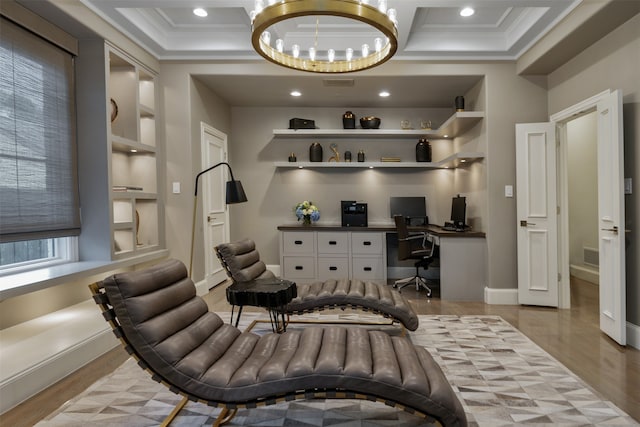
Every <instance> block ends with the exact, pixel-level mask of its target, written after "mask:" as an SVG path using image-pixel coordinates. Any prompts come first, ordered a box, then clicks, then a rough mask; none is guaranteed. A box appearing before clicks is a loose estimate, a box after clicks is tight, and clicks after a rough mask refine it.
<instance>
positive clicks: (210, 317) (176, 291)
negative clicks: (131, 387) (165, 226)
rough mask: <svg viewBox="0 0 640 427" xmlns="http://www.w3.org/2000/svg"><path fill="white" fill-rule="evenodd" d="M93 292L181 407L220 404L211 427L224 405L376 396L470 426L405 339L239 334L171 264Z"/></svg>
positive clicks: (357, 332) (331, 331)
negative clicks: (179, 398) (179, 399)
mask: <svg viewBox="0 0 640 427" xmlns="http://www.w3.org/2000/svg"><path fill="white" fill-rule="evenodd" d="M91 290H92V292H93V293H94V299H95V300H96V302H97V303H98V304H99V305H100V306H101V308H102V310H103V315H104V316H105V318H106V319H107V320H108V321H109V322H110V324H111V325H112V327H113V329H114V333H115V334H116V336H118V337H119V338H120V339H121V341H122V342H123V344H124V345H125V348H126V349H127V351H129V353H130V354H132V355H133V356H134V357H135V358H136V359H138V362H139V365H140V366H141V367H143V368H144V369H146V370H148V371H150V372H151V374H152V376H153V378H154V379H155V380H156V381H158V382H162V383H164V384H165V385H167V386H168V387H169V388H170V389H171V390H172V391H173V392H175V393H178V394H181V395H183V396H184V399H183V402H182V403H181V405H182V406H183V405H184V404H185V403H186V402H187V400H192V401H200V402H204V403H206V404H208V405H212V406H222V407H223V412H222V413H221V414H220V417H219V419H218V420H217V421H216V424H214V425H219V424H220V423H221V422H224V421H225V420H228V418H229V414H228V410H229V409H234V410H235V409H237V408H243V407H256V406H262V405H268V404H274V403H277V402H280V401H285V400H293V399H307V398H317V397H321V398H354V399H369V400H377V401H382V402H384V403H386V404H388V405H392V406H397V407H399V408H401V409H404V410H406V411H408V412H411V413H415V414H416V415H418V416H421V417H425V418H427V420H435V421H437V422H438V423H440V424H441V425H444V426H463V425H466V418H465V413H464V410H463V409H462V405H461V404H460V402H459V401H458V399H457V398H456V396H455V394H454V391H453V389H452V388H451V386H450V385H449V383H448V382H447V379H446V378H445V376H444V374H443V373H442V371H441V370H440V367H439V366H438V365H437V364H436V363H435V362H434V360H433V359H432V357H431V356H430V354H429V353H428V352H427V351H426V350H425V349H424V348H421V347H416V346H414V345H413V344H411V342H410V341H409V340H408V339H407V338H405V337H399V336H393V337H392V336H390V335H387V334H386V333H384V332H382V331H368V330H366V329H364V328H345V327H342V326H333V327H326V328H321V327H307V328H304V329H301V330H290V331H287V332H285V333H283V334H271V333H270V334H266V335H263V336H259V335H257V334H255V333H251V332H244V333H243V332H241V331H240V330H239V329H237V328H235V327H233V326H231V325H229V324H225V323H224V322H223V321H222V319H221V318H220V317H219V316H218V315H217V314H215V313H212V312H210V311H208V308H207V304H206V303H205V302H204V300H203V299H202V298H200V297H198V296H197V295H196V289H195V286H194V284H193V281H192V280H191V279H190V278H189V277H188V276H187V269H186V267H185V266H184V265H183V264H182V263H181V262H180V261H177V260H167V261H163V262H161V263H159V264H156V265H154V266H152V267H149V268H147V269H145V270H140V271H135V272H127V273H119V274H115V275H113V276H110V277H108V278H106V279H105V280H104V281H102V282H100V283H96V284H93V285H91ZM180 407H181V406H180ZM177 411H179V409H177V410H174V413H176V414H177ZM174 413H172V415H175V414H174ZM231 417H233V413H232V414H231ZM169 422H170V420H169Z"/></svg>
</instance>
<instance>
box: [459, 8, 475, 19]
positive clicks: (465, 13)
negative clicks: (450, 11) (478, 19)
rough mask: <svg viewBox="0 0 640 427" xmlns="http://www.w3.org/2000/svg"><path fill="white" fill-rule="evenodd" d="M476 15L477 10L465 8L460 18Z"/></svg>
mask: <svg viewBox="0 0 640 427" xmlns="http://www.w3.org/2000/svg"><path fill="white" fill-rule="evenodd" d="M474 13H476V11H475V10H473V8H471V7H465V8H463V9H462V10H461V11H460V16H464V17H467V16H471V15H473V14H474Z"/></svg>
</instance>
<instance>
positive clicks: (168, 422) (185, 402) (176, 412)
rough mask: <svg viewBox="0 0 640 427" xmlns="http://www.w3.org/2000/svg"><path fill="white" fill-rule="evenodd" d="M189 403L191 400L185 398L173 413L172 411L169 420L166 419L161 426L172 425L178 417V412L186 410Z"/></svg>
mask: <svg viewBox="0 0 640 427" xmlns="http://www.w3.org/2000/svg"><path fill="white" fill-rule="evenodd" d="M188 401H189V399H187V398H186V397H183V398H182V400H181V401H180V402H179V403H178V404H177V405H176V407H175V408H173V411H171V413H170V414H169V415H168V416H167V418H165V419H164V421H163V422H162V424H160V427H167V426H168V425H169V424H171V421H173V419H174V418H175V417H176V415H178V412H180V411H181V410H182V408H184V405H186V404H187V402H188Z"/></svg>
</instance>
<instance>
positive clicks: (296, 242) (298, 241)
mask: <svg viewBox="0 0 640 427" xmlns="http://www.w3.org/2000/svg"><path fill="white" fill-rule="evenodd" d="M293 243H295V244H296V245H301V244H302V240H296V241H294V242H293Z"/></svg>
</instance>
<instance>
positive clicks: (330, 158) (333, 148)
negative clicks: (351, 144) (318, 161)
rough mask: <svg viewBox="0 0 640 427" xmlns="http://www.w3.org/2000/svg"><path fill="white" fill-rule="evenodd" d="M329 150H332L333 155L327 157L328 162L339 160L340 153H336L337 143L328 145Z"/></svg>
mask: <svg viewBox="0 0 640 427" xmlns="http://www.w3.org/2000/svg"><path fill="white" fill-rule="evenodd" d="M329 148H331V151H333V156H331V157H329V161H330V162H339V161H340V153H338V144H336V143H335V142H334V143H333V144H331V145H330V146H329Z"/></svg>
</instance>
